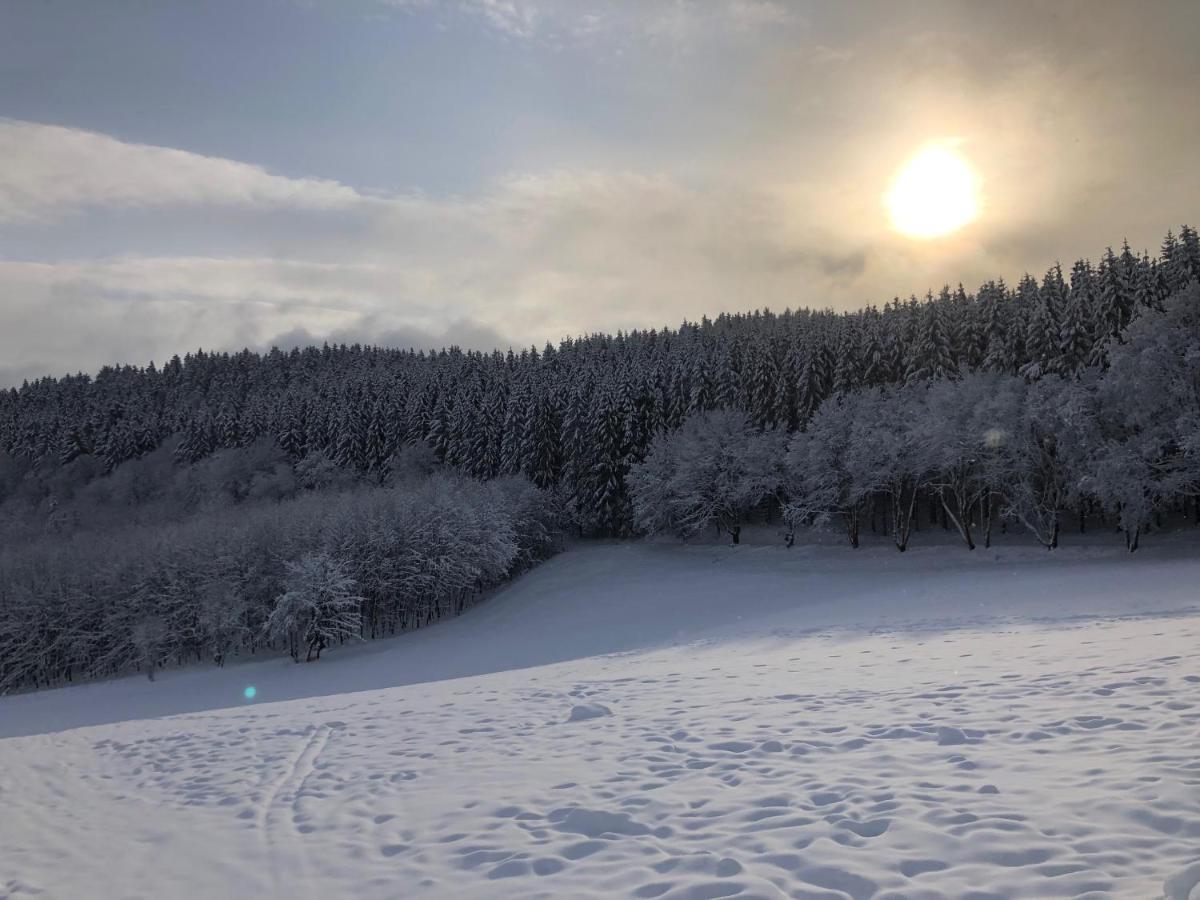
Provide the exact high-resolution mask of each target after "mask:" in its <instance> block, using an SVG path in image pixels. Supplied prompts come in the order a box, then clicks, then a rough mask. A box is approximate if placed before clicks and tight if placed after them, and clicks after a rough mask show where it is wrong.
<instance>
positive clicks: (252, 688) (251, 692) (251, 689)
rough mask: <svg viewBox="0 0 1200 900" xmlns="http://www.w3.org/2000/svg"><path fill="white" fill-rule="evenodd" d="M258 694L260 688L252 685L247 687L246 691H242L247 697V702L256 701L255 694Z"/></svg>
mask: <svg viewBox="0 0 1200 900" xmlns="http://www.w3.org/2000/svg"><path fill="white" fill-rule="evenodd" d="M257 693H258V688H256V687H255V686H254V685H252V684H251V685H247V686H246V689H245V690H244V691H242V694H243V695H244V696H245V698H246V699H247V700H253V699H254V695H255V694H257Z"/></svg>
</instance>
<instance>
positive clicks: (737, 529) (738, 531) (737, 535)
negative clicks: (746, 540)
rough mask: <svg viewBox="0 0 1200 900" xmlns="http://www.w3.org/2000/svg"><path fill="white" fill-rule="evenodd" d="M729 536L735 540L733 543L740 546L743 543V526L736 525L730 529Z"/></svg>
mask: <svg viewBox="0 0 1200 900" xmlns="http://www.w3.org/2000/svg"><path fill="white" fill-rule="evenodd" d="M729 534H730V536H731V537H732V538H733V542H734V543H735V544H740V543H741V542H742V526H741V525H734V526H733V527H732V528H730V529H729Z"/></svg>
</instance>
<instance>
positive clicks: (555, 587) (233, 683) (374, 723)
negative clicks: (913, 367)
mask: <svg viewBox="0 0 1200 900" xmlns="http://www.w3.org/2000/svg"><path fill="white" fill-rule="evenodd" d="M251 684H252V685H254V686H255V687H256V688H257V697H256V699H255V700H254V701H253V702H248V701H245V700H243V699H242V692H243V689H244V688H245V687H246V686H248V685H251ZM172 713H175V715H169V714H172ZM81 726H84V727H81ZM64 729H66V730H64ZM0 810H2V814H0V898H9V897H13V898H15V897H21V898H24V897H27V896H41V897H54V898H67V900H75V898H93V897H97V898H107V897H112V898H118V897H119V898H156V900H157V898H174V897H180V898H207V897H213V898H217V897H220V898H227V897H256V896H269V897H288V898H291V897H299V898H331V897H354V898H360V897H362V898H396V897H421V896H429V897H454V898H459V897H478V898H497V897H521V898H525V897H564V898H576V897H609V896H623V897H630V896H631V897H689V898H712V897H726V896H746V897H749V896H754V897H805V898H818V897H821V898H846V897H849V898H854V900H864V898H885V897H888V898H899V897H907V898H913V900H916V898H942V897H944V898H990V897H996V898H1000V897H1003V898H1008V897H1029V898H1051V897H1080V896H1089V897H1128V898H1142V900H1144V898H1156V897H1162V896H1164V895H1165V896H1167V897H1171V898H1176V900H1181V898H1190V900H1196V898H1198V897H1200V886H1197V885H1200V542H1198V541H1197V539H1196V536H1194V535H1191V536H1176V537H1175V538H1172V539H1165V538H1164V539H1161V540H1159V541H1158V542H1150V543H1148V544H1147V546H1146V547H1145V549H1143V551H1141V552H1140V553H1139V554H1137V555H1136V556H1133V557H1130V556H1129V555H1128V554H1125V553H1124V552H1123V551H1122V550H1120V549H1119V542H1118V541H1114V540H1113V539H1112V538H1111V536H1107V535H1106V536H1105V540H1104V542H1103V545H1101V544H1099V543H1097V544H1095V545H1082V546H1079V547H1077V548H1074V549H1072V548H1070V547H1067V548H1064V549H1062V550H1060V551H1057V552H1056V553H1054V554H1049V553H1046V552H1045V551H1040V550H1035V549H1020V548H1018V549H1006V550H1003V551H985V550H980V551H977V552H976V553H975V554H968V553H967V552H966V551H962V550H952V549H950V548H914V549H913V550H911V551H910V552H909V553H907V554H904V555H900V554H897V553H896V552H895V551H894V550H889V549H887V548H883V547H871V548H864V549H862V550H859V551H850V550H848V549H843V548H841V547H832V546H809V547H799V546H798V547H795V548H793V549H791V550H784V549H782V548H776V547H765V546H742V547H739V548H723V547H712V546H696V547H679V546H669V545H658V544H617V545H583V546H578V547H575V548H573V549H571V550H569V551H568V552H566V553H564V554H563V555H562V556H560V557H558V558H556V559H555V560H552V561H551V562H550V563H548V564H546V565H545V566H543V567H542V568H541V569H539V570H537V571H535V572H533V573H532V574H530V575H528V576H526V577H524V578H523V579H521V580H520V581H519V582H517V583H515V584H514V585H512V586H511V587H509V588H508V589H507V590H505V591H504V592H502V593H501V594H499V595H498V596H497V597H495V598H493V599H492V600H490V601H488V602H487V603H486V604H484V605H482V606H480V607H479V608H477V609H475V610H473V611H471V612H469V613H468V614H467V615H465V616H464V617H462V618H460V619H458V620H455V621H453V622H449V623H446V624H444V625H440V626H436V627H434V628H431V629H429V630H427V631H424V632H418V633H415V634H411V635H407V636H404V637H401V638H398V639H396V640H393V641H387V642H379V643H376V644H368V645H363V646H360V647H356V648H350V649H345V650H341V651H339V652H335V653H331V654H330V655H329V658H328V659H322V660H321V661H320V662H319V663H316V664H312V665H308V666H297V665H294V664H291V663H290V662H286V661H283V660H271V661H268V662H258V663H250V664H243V665H237V666H231V667H229V668H227V669H225V670H223V671H215V670H209V669H204V670H199V669H198V670H192V671H181V672H170V673H165V674H164V675H162V676H161V677H160V678H159V680H158V681H156V682H155V683H153V684H151V683H149V682H147V681H146V680H145V679H141V678H136V679H126V680H121V681H115V682H110V683H104V684H95V685H87V686H82V687H75V688H69V689H66V690H60V691H52V692H44V693H40V694H31V695H24V696H17V697H9V698H3V699H0Z"/></svg>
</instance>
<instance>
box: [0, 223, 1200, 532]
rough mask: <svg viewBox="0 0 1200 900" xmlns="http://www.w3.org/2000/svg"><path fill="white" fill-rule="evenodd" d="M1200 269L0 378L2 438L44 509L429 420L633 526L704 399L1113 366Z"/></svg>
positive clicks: (793, 396)
mask: <svg viewBox="0 0 1200 900" xmlns="http://www.w3.org/2000/svg"><path fill="white" fill-rule="evenodd" d="M1195 278H1200V238H1198V237H1197V234H1196V232H1195V230H1194V229H1192V228H1189V227H1184V228H1183V229H1182V230H1181V231H1180V233H1179V235H1178V236H1174V235H1168V236H1167V238H1166V239H1165V240H1164V242H1163V244H1162V246H1161V249H1160V253H1159V255H1158V256H1157V257H1156V258H1151V257H1150V256H1148V255H1146V254H1141V255H1138V254H1135V253H1134V252H1132V251H1131V249H1130V248H1129V247H1128V246H1125V247H1123V248H1122V249H1121V251H1120V252H1113V251H1112V250H1109V251H1107V252H1105V253H1104V254H1103V255H1102V257H1101V258H1100V261H1099V263H1098V264H1096V265H1093V264H1092V263H1090V262H1088V261H1086V260H1080V261H1078V262H1076V263H1075V264H1074V265H1073V266H1071V267H1070V268H1069V270H1064V269H1063V268H1062V267H1060V266H1055V267H1053V268H1052V269H1050V270H1049V271H1048V272H1046V273H1045V275H1044V277H1042V278H1041V279H1040V281H1039V280H1036V279H1034V278H1032V277H1029V276H1025V277H1024V278H1022V279H1021V280H1020V281H1019V283H1018V284H1017V285H1016V286H1015V287H1011V286H1009V285H1007V284H1005V283H1004V282H1003V280H997V281H990V282H988V283H986V284H984V285H983V286H981V287H980V288H979V289H978V290H977V291H975V292H974V293H970V292H968V291H967V290H965V289H964V288H963V287H962V286H961V285H960V286H959V287H958V288H957V289H950V288H949V287H947V288H943V289H942V291H941V292H940V293H939V294H938V295H936V296H934V295H932V294H930V295H928V296H927V297H926V298H925V301H924V302H919V301H918V300H917V299H916V298H915V297H910V298H909V299H908V300H900V299H894V300H892V301H891V302H890V303H888V304H886V305H885V306H883V307H882V308H875V307H870V308H867V309H864V310H861V311H858V312H853V313H843V314H836V313H833V312H829V311H813V310H806V309H801V310H796V311H787V312H784V313H781V314H775V313H770V312H765V311H763V312H755V313H752V314H746V315H722V316H720V317H718V318H716V319H714V320H708V319H703V320H701V321H700V322H698V323H685V324H684V325H682V326H681V327H680V328H678V329H664V330H662V331H654V330H651V331H634V332H629V333H617V334H615V335H592V336H588V337H583V338H579V339H576V340H567V341H564V342H562V343H561V344H560V345H559V346H558V347H552V346H549V345H548V346H547V347H546V348H545V349H544V350H542V351H541V352H538V351H537V350H527V351H522V352H521V353H519V354H518V353H513V352H511V351H510V352H508V353H499V352H496V353H470V352H462V351H460V350H457V349H449V350H442V351H439V352H436V353H423V352H412V351H404V350H387V349H382V348H378V347H363V346H357V345H355V346H349V347H348V346H325V347H322V348H308V349H305V350H292V351H288V352H285V351H282V350H278V349H276V350H272V351H271V352H269V353H266V354H257V353H251V352H249V351H244V352H241V353H236V354H222V353H206V352H197V353H194V354H189V355H188V356H186V357H184V358H183V359H179V358H178V357H176V358H173V359H171V360H170V361H169V362H167V363H166V364H165V365H163V366H161V367H157V366H154V365H150V366H148V367H146V368H137V367H132V366H120V367H114V368H107V369H104V370H102V371H101V372H100V373H99V374H97V375H96V376H95V377H90V376H87V375H75V376H68V377H65V378H45V379H41V380H39V381H36V382H33V383H29V384H25V385H23V386H22V387H20V388H19V389H14V390H9V391H3V392H0V455H6V456H7V457H8V465H9V467H10V468H14V467H15V469H16V470H17V472H16V475H15V476H13V477H14V478H15V479H16V480H17V482H19V484H20V485H21V491H22V501H21V502H22V503H23V504H25V505H26V506H29V507H32V508H33V509H35V510H37V511H38V514H37V515H38V516H40V518H41V521H43V522H45V521H47V520H49V519H51V518H52V517H53V515H54V511H55V504H56V503H57V502H58V497H57V495H56V494H55V488H54V484H55V478H54V476H53V475H51V474H50V470H52V469H54V468H58V467H75V468H76V469H81V468H82V469H87V470H89V471H91V470H95V471H96V472H100V473H103V472H114V471H116V472H119V471H120V469H121V467H122V466H123V465H126V464H128V461H130V460H133V459H138V458H141V457H143V456H145V455H146V454H149V453H152V452H153V451H155V450H156V448H161V447H162V446H164V444H166V443H167V442H169V441H175V442H176V443H174V444H173V447H174V453H175V456H176V458H177V459H178V461H179V462H180V463H181V464H182V465H190V464H193V463H196V462H198V461H201V460H204V459H206V458H208V457H210V456H212V455H213V454H215V453H217V452H218V451H221V450H229V449H235V448H244V447H250V446H256V445H260V444H261V443H262V442H264V441H266V442H269V443H271V444H273V445H274V446H275V447H277V448H278V449H279V450H280V452H281V453H282V454H283V456H284V458H285V460H286V462H287V464H288V466H290V467H291V468H292V469H293V470H296V471H299V470H300V468H301V467H303V466H308V467H314V466H315V467H320V466H323V465H325V463H326V462H330V463H332V464H334V465H336V466H337V467H338V468H339V469H340V470H342V471H344V472H348V473H354V474H355V475H356V476H357V477H360V478H365V479H368V480H376V481H381V480H384V479H386V478H387V477H388V473H389V472H390V470H391V467H392V466H393V465H394V461H395V460H396V459H397V457H398V454H400V453H401V451H402V450H403V448H405V447H407V446H411V445H413V444H417V443H420V442H428V443H429V444H430V445H431V446H432V447H433V449H434V452H435V453H436V455H437V457H438V459H439V460H440V461H442V462H444V463H447V464H449V465H452V466H455V467H458V468H460V469H462V470H463V471H465V472H466V473H468V474H470V475H472V476H474V477H477V478H485V479H486V478H493V477H497V476H501V475H513V474H518V473H520V474H524V475H525V476H527V477H528V478H529V479H530V480H531V481H533V482H534V483H535V484H536V485H538V486H539V487H558V488H560V489H561V491H562V493H563V494H564V495H565V496H566V497H567V498H568V499H569V502H570V504H571V508H572V512H573V516H574V518H575V520H576V522H577V523H578V525H579V527H580V528H581V529H582V530H583V531H584V532H586V533H591V534H615V535H621V534H627V533H629V532H630V531H631V530H632V529H633V527H634V519H633V514H632V505H631V498H630V495H629V489H628V488H629V486H628V481H627V476H628V474H629V471H630V468H631V467H632V466H634V465H637V464H638V463H641V462H642V461H643V460H644V459H645V457H646V453H647V451H648V450H649V448H650V445H651V442H652V441H653V440H654V439H655V437H656V436H657V435H660V434H662V433H666V432H671V431H674V430H675V429H677V428H678V427H679V426H680V425H681V424H682V423H683V421H684V420H685V419H687V418H688V417H689V416H693V415H695V414H696V413H702V412H707V411H712V410H718V409H726V410H740V411H742V412H744V413H745V414H746V415H747V416H748V418H749V420H750V422H751V423H752V424H753V426H754V427H755V428H756V429H760V430H762V429H773V428H778V429H782V430H784V431H795V430H797V429H799V428H800V427H801V426H803V425H805V424H806V423H808V422H809V420H810V419H811V418H812V417H813V415H814V413H815V412H816V411H817V410H818V409H819V408H820V407H821V405H822V404H823V403H824V402H825V401H826V400H827V399H828V398H830V397H832V396H834V395H845V394H848V393H853V392H856V391H859V390H862V389H868V388H882V387H894V386H898V385H905V384H908V385H915V384H921V383H925V382H930V381H936V380H940V379H955V378H959V377H962V376H964V375H967V374H970V373H981V372H984V373H994V374H998V375H1007V376H1010V377H1014V378H1021V379H1025V380H1029V381H1035V380H1038V379H1041V378H1050V377H1055V378H1074V377H1076V376H1079V375H1081V374H1083V373H1085V372H1087V371H1088V370H1091V369H1098V370H1104V369H1106V368H1107V367H1108V365H1109V361H1110V360H1109V357H1110V354H1111V350H1112V348H1113V347H1114V346H1116V345H1118V344H1119V342H1120V335H1121V334H1122V333H1123V331H1124V330H1125V328H1126V327H1127V326H1128V325H1129V323H1130V321H1131V320H1132V319H1133V318H1134V317H1135V315H1136V314H1137V312H1138V311H1139V310H1155V309H1160V308H1161V307H1162V304H1163V302H1164V301H1165V300H1166V298H1167V297H1169V296H1170V295H1172V294H1173V293H1176V292H1178V291H1179V290H1182V289H1183V288H1184V287H1186V286H1187V284H1188V283H1189V282H1190V281H1191V280H1193V279H1195ZM36 518H37V517H36V516H35V519H36Z"/></svg>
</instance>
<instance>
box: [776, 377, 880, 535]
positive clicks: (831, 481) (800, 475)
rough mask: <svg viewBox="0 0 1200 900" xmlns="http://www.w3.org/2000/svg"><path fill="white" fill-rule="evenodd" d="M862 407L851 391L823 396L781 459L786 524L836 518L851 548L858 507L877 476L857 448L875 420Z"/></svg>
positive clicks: (869, 494)
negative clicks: (848, 393)
mask: <svg viewBox="0 0 1200 900" xmlns="http://www.w3.org/2000/svg"><path fill="white" fill-rule="evenodd" d="M861 407H862V404H861V403H860V402H859V398H858V397H857V396H853V395H835V396H834V397H831V398H830V399H828V400H826V401H825V402H824V403H823V404H821V408H820V409H818V410H817V413H816V415H814V416H813V417H812V419H810V420H809V422H808V424H807V425H806V426H805V428H804V430H803V431H801V432H797V433H796V434H795V435H793V436H792V439H791V441H790V442H789V445H788V453H787V457H786V461H785V472H786V478H785V482H784V483H785V489H786V493H787V496H788V498H789V502H788V504H787V505H786V506H785V507H784V517H785V519H786V520H787V521H788V523H789V525H791V526H792V527H793V528H796V527H798V526H801V525H812V526H817V527H820V526H822V525H824V524H825V523H826V522H828V521H829V520H830V519H831V518H833V517H837V518H839V519H840V520H841V522H842V524H843V526H844V527H845V529H846V537H847V539H848V540H849V542H850V546H851V547H857V546H858V544H859V531H860V525H861V521H862V516H863V512H864V509H865V507H866V505H867V503H868V501H869V500H870V499H871V497H872V496H873V495H874V493H875V492H876V491H877V490H879V479H880V472H879V471H878V470H877V469H876V468H875V466H874V465H873V460H870V459H869V458H865V457H864V454H863V452H862V451H863V450H864V449H865V448H866V447H867V446H868V443H869V442H868V439H867V433H868V432H869V430H870V429H873V428H875V427H877V423H876V422H874V421H873V420H871V419H869V418H868V417H867V416H865V415H863V414H862V413H863V410H862V408H861Z"/></svg>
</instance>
